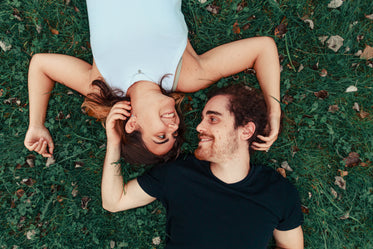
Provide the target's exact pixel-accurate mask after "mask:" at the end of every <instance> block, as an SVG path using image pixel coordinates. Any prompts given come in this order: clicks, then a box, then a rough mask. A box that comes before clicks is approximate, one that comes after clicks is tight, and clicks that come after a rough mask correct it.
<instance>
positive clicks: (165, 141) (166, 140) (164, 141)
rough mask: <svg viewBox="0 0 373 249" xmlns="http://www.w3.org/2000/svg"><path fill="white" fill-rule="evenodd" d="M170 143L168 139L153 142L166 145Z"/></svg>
mask: <svg viewBox="0 0 373 249" xmlns="http://www.w3.org/2000/svg"><path fill="white" fill-rule="evenodd" d="M168 141H169V139H168V138H167V139H165V140H163V141H161V142H158V141H155V140H153V142H154V143H155V144H164V143H167V142H168Z"/></svg>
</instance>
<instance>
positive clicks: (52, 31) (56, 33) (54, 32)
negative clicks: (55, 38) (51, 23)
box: [50, 28, 60, 35]
mask: <svg viewBox="0 0 373 249" xmlns="http://www.w3.org/2000/svg"><path fill="white" fill-rule="evenodd" d="M50 31H51V33H52V34H54V35H58V34H59V33H60V32H58V30H57V29H52V28H50Z"/></svg>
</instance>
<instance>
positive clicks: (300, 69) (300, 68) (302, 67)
mask: <svg viewBox="0 0 373 249" xmlns="http://www.w3.org/2000/svg"><path fill="white" fill-rule="evenodd" d="M303 69H304V66H303V64H300V65H299V68H298V73H299V72H300V71H302V70H303Z"/></svg>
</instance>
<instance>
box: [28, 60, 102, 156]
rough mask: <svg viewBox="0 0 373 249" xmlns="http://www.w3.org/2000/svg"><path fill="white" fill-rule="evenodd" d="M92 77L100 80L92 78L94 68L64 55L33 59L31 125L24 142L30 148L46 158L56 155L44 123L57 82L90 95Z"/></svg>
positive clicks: (30, 68) (30, 88) (29, 78)
mask: <svg viewBox="0 0 373 249" xmlns="http://www.w3.org/2000/svg"><path fill="white" fill-rule="evenodd" d="M92 77H97V76H96V75H92V66H91V65H90V64H89V63H87V62H85V61H83V60H80V59H78V58H75V57H72V56H67V55H61V54H36V55H34V56H33V57H32V59H31V62H30V67H29V73H28V90H29V118H30V123H29V128H28V131H27V134H26V137H25V141H24V144H25V146H26V148H28V149H29V150H31V151H33V150H34V151H36V152H38V153H39V154H42V155H43V156H45V157H51V156H52V154H53V149H54V144H53V140H52V137H51V135H50V134H49V131H48V130H47V129H46V128H45V126H44V122H45V116H46V112H47V106H48V101H49V96H50V93H51V91H52V89H53V87H54V84H55V82H59V83H62V84H64V85H66V86H67V87H70V88H71V89H74V90H76V91H78V92H80V93H81V94H83V95H87V94H88V93H89V92H91V91H92V89H91V88H90V82H91V78H92ZM48 147H49V150H47V149H48Z"/></svg>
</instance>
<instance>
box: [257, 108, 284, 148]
mask: <svg viewBox="0 0 373 249" xmlns="http://www.w3.org/2000/svg"><path fill="white" fill-rule="evenodd" d="M280 122H281V115H270V116H269V117H268V124H267V126H269V127H268V128H270V133H269V135H268V136H267V137H264V136H262V135H258V138H259V139H260V140H262V141H263V142H264V143H258V142H253V143H252V144H251V147H252V148H253V149H254V150H262V151H268V150H269V149H270V148H271V146H272V144H273V143H274V142H275V141H276V139H277V137H278V133H279V131H280Z"/></svg>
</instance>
